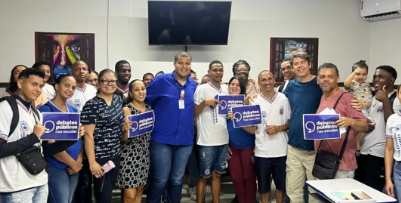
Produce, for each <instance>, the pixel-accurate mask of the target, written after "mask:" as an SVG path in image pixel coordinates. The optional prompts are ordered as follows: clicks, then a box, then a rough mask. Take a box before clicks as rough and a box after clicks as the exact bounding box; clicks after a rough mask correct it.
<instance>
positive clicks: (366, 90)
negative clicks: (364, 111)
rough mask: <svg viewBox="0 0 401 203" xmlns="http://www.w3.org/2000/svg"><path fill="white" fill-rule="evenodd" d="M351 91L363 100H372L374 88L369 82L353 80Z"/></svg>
mask: <svg viewBox="0 0 401 203" xmlns="http://www.w3.org/2000/svg"><path fill="white" fill-rule="evenodd" d="M349 93H351V94H352V95H354V96H355V97H356V98H357V99H359V100H361V101H362V102H372V97H373V95H372V89H371V87H370V85H369V83H368V82H363V83H359V82H357V81H355V80H352V82H351V85H350V87H349Z"/></svg>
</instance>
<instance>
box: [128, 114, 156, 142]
mask: <svg viewBox="0 0 401 203" xmlns="http://www.w3.org/2000/svg"><path fill="white" fill-rule="evenodd" d="M128 120H129V121H130V122H131V130H130V131H129V135H128V137H130V138H132V137H136V136H139V135H143V134H145V133H149V132H152V131H153V127H154V123H155V115H154V112H153V111H148V112H145V113H142V114H138V115H132V116H128Z"/></svg>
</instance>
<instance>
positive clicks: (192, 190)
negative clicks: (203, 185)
mask: <svg viewBox="0 0 401 203" xmlns="http://www.w3.org/2000/svg"><path fill="white" fill-rule="evenodd" d="M187 193H188V195H189V198H190V199H191V200H193V201H196V187H188V189H187Z"/></svg>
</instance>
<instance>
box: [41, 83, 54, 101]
mask: <svg viewBox="0 0 401 203" xmlns="http://www.w3.org/2000/svg"><path fill="white" fill-rule="evenodd" d="M42 92H43V94H45V96H46V98H47V100H52V99H53V98H54V96H55V95H56V91H55V90H54V87H53V86H51V85H49V84H47V83H45V86H43V88H42Z"/></svg>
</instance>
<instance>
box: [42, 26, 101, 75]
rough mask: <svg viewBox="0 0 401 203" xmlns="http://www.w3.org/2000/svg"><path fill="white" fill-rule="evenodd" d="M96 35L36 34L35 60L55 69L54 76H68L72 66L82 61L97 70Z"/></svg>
mask: <svg viewBox="0 0 401 203" xmlns="http://www.w3.org/2000/svg"><path fill="white" fill-rule="evenodd" d="M94 42H95V34H90V33H50V32H36V33H35V60H36V61H39V60H43V61H47V62H49V63H51V64H52V65H53V67H54V75H55V77H58V76H60V75H64V74H68V73H70V71H71V65H72V64H73V63H74V62H75V61H77V60H82V61H85V62H86V63H87V64H88V67H89V69H90V70H95V43H94Z"/></svg>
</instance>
